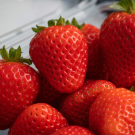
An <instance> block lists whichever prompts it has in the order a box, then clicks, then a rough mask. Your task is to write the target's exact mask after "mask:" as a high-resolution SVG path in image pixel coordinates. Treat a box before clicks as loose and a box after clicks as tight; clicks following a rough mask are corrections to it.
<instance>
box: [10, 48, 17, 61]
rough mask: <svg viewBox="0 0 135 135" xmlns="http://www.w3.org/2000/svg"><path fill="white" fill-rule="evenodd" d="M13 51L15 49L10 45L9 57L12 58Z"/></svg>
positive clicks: (13, 55) (13, 56) (14, 51)
mask: <svg viewBox="0 0 135 135" xmlns="http://www.w3.org/2000/svg"><path fill="white" fill-rule="evenodd" d="M15 53H16V50H15V49H14V48H13V47H11V48H10V50H9V58H10V59H14V58H15Z"/></svg>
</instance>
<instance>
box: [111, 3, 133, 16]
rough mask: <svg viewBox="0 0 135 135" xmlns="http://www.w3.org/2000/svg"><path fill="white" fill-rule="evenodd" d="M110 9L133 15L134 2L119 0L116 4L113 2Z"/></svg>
mask: <svg viewBox="0 0 135 135" xmlns="http://www.w3.org/2000/svg"><path fill="white" fill-rule="evenodd" d="M110 8H112V9H118V10H122V11H125V12H127V13H129V14H133V13H135V0H121V1H119V2H118V3H117V4H116V3H115V2H113V5H111V6H110Z"/></svg>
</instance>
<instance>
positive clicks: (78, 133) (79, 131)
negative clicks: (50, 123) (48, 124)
mask: <svg viewBox="0 0 135 135" xmlns="http://www.w3.org/2000/svg"><path fill="white" fill-rule="evenodd" d="M51 135H94V134H93V133H92V132H91V131H89V130H88V129H86V128H84V127H80V126H72V125H71V126H67V127H63V128H61V129H59V130H58V131H56V132H54V133H53V134H51Z"/></svg>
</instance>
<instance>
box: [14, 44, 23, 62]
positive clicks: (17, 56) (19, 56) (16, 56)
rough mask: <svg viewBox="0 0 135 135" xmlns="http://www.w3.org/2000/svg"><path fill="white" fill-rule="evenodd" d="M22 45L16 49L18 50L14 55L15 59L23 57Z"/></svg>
mask: <svg viewBox="0 0 135 135" xmlns="http://www.w3.org/2000/svg"><path fill="white" fill-rule="evenodd" d="M21 53H22V52H21V47H20V46H19V47H18V48H17V49H16V51H15V57H14V59H15V60H18V59H20V58H21Z"/></svg>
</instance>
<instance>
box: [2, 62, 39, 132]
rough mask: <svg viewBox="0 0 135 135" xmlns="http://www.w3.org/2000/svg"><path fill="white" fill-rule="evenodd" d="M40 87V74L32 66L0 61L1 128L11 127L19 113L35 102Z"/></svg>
mask: <svg viewBox="0 0 135 135" xmlns="http://www.w3.org/2000/svg"><path fill="white" fill-rule="evenodd" d="M39 87H40V83H39V77H38V74H37V72H36V71H35V70H34V69H33V68H31V67H30V66H28V65H26V64H22V63H15V62H5V61H3V60H2V61H1V62H0V95H1V96H0V130H5V129H7V128H9V127H10V126H11V125H12V123H13V122H14V121H15V119H16V118H17V117H18V115H19V114H20V113H21V112H22V111H23V110H24V109H25V108H26V107H27V106H29V105H31V104H32V103H33V102H34V100H35V99H36V96H37V95H38V92H39Z"/></svg>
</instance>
